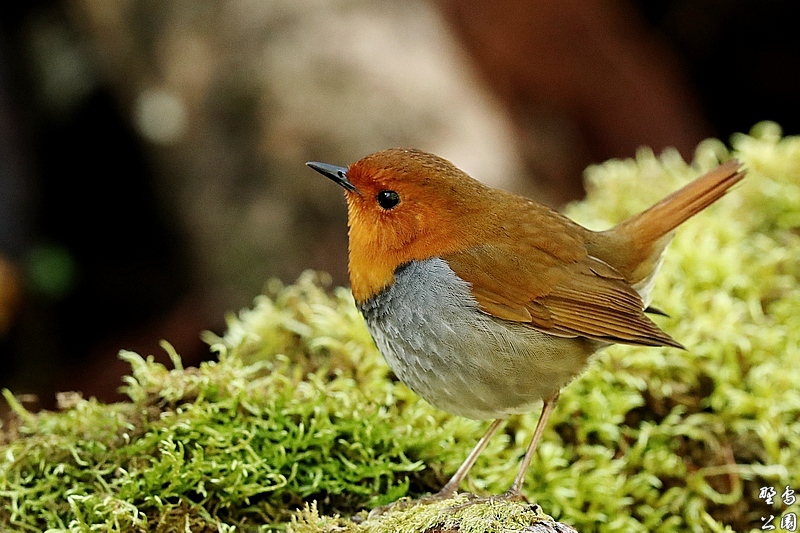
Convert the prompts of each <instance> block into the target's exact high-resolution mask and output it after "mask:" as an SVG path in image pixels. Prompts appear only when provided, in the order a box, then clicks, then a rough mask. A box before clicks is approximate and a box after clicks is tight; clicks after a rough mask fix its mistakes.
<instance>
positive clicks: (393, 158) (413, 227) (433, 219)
mask: <svg viewBox="0 0 800 533" xmlns="http://www.w3.org/2000/svg"><path fill="white" fill-rule="evenodd" d="M318 170H319V169H318ZM323 173H325V172H323ZM325 174H326V175H328V177H331V178H332V179H334V180H336V181H337V182H339V183H340V185H342V186H343V187H344V188H345V189H346V196H347V208H348V224H349V226H350V282H351V284H352V288H353V294H354V295H355V297H356V300H357V301H363V300H366V299H367V298H369V297H371V296H373V295H374V294H376V293H377V292H378V291H380V290H381V289H382V288H384V287H386V286H388V285H390V284H391V283H392V279H393V274H394V271H395V269H396V268H397V267H398V266H400V265H402V264H404V263H407V262H409V261H412V260H423V259H428V258H430V257H434V256H437V255H442V254H445V253H448V252H450V251H454V250H456V249H459V248H460V247H462V246H464V244H466V243H467V242H469V241H471V240H474V238H475V236H476V231H475V228H474V227H471V226H473V225H474V224H473V223H474V221H475V215H476V214H477V213H478V211H480V208H481V205H482V204H483V201H481V200H485V199H487V197H488V196H491V195H492V190H491V189H489V188H488V187H486V186H484V185H482V184H481V183H479V182H477V181H475V180H473V179H472V178H470V177H468V176H467V175H466V174H464V173H463V172H461V171H460V170H458V169H457V168H455V167H454V166H453V165H452V164H451V163H449V162H448V161H446V160H444V159H441V158H438V157H435V156H431V155H430V154H425V153H423V152H418V151H415V150H399V149H393V150H384V151H383V152H378V153H376V154H372V155H370V156H367V157H365V158H364V159H361V160H360V161H357V162H356V163H353V164H352V165H350V167H349V168H348V169H347V171H346V173H343V174H344V175H339V176H338V179H337V177H336V176H335V175H334V176H332V175H329V174H328V173H325Z"/></svg>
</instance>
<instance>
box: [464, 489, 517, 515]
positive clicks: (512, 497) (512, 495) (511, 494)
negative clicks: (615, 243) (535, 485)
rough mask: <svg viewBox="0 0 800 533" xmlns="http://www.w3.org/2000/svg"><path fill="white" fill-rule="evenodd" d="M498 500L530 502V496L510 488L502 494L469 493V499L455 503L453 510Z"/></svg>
mask: <svg viewBox="0 0 800 533" xmlns="http://www.w3.org/2000/svg"><path fill="white" fill-rule="evenodd" d="M496 502H526V503H530V502H528V498H526V497H525V495H524V494H522V492H520V491H518V490H513V489H509V490H507V491H505V492H504V493H502V494H494V495H492V496H476V495H474V494H469V495H468V499H467V501H465V502H462V503H459V504H457V505H454V506H453V507H452V508H451V510H453V511H457V510H459V509H463V508H464V507H467V506H470V505H476V504H487V503H488V504H492V503H496Z"/></svg>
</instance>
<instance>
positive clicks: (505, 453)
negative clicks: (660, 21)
mask: <svg viewBox="0 0 800 533" xmlns="http://www.w3.org/2000/svg"><path fill="white" fill-rule="evenodd" d="M732 145H733V149H732V150H730V151H729V150H728V149H727V148H725V146H724V145H723V144H722V143H720V142H717V141H708V142H706V143H703V144H702V145H701V146H700V147H699V148H698V150H697V155H696V160H695V162H694V163H693V164H692V165H687V164H685V163H684V162H683V161H682V160H681V159H680V158H679V157H678V156H677V155H675V154H672V153H666V154H664V155H662V156H661V157H660V158H657V157H655V156H653V155H652V154H651V153H649V152H647V151H645V150H642V151H641V152H640V153H639V154H638V155H637V157H636V159H635V160H625V161H610V162H608V163H606V164H604V165H600V166H597V167H593V168H591V169H589V170H588V172H587V177H588V185H589V195H588V198H587V200H586V201H584V202H581V203H579V204H575V205H573V206H571V207H570V209H569V210H568V212H569V215H570V216H571V217H573V218H574V219H576V220H578V221H579V222H581V223H583V224H585V225H587V226H589V227H594V228H598V229H599V228H604V227H608V226H610V225H611V224H613V223H614V222H616V221H619V220H621V219H623V218H624V217H625V216H627V215H629V214H632V213H634V212H636V211H638V210H641V209H643V208H644V207H647V206H648V205H650V204H651V203H653V202H654V201H656V200H658V199H660V198H661V197H662V196H664V195H666V194H667V193H668V192H670V191H672V190H674V189H676V188H677V187H678V186H680V185H681V184H683V183H685V182H687V181H688V180H690V179H691V178H693V177H696V176H697V175H699V174H700V173H701V172H702V171H703V170H706V169H708V168H710V167H712V166H713V165H714V164H715V163H716V161H717V159H718V158H720V159H727V158H729V157H737V158H739V159H741V160H742V161H743V162H744V163H745V165H746V166H747V169H748V177H747V179H746V180H745V181H744V182H742V183H741V184H740V185H739V186H737V187H736V188H735V190H734V191H732V192H731V193H730V194H729V195H727V196H726V197H725V198H724V199H723V200H722V201H721V202H719V203H718V204H716V205H714V206H712V207H711V208H710V209H708V210H707V211H706V212H704V213H702V214H701V215H699V216H697V217H696V218H695V219H693V220H691V221H690V222H688V223H687V224H686V225H685V226H684V227H683V228H682V229H681V230H680V232H679V233H678V236H677V238H676V239H675V241H674V243H673V244H672V246H671V248H670V250H669V253H668V255H667V259H666V261H665V264H664V267H663V270H662V274H661V276H660V278H659V282H658V284H657V286H656V293H655V303H656V305H657V306H658V307H659V308H661V309H663V310H665V311H667V312H668V313H669V315H670V318H659V319H658V321H659V323H660V325H661V326H662V327H663V328H664V329H665V330H666V331H667V332H669V333H670V334H671V335H672V336H673V337H675V338H676V339H678V340H679V341H680V342H681V343H683V344H684V345H685V346H687V347H688V350H687V351H680V350H674V349H653V348H633V347H626V346H615V347H612V348H609V349H608V350H606V351H604V352H602V353H601V354H600V355H599V356H598V357H597V360H596V361H595V362H594V363H593V364H592V365H591V366H590V368H589V370H588V371H587V372H586V373H585V374H584V375H583V376H582V377H580V378H579V379H578V380H576V381H575V382H574V383H573V384H571V385H570V386H568V387H567V388H566V389H565V390H564V391H563V393H562V396H561V400H560V403H559V405H558V407H557V408H556V411H555V413H554V414H553V417H552V419H551V424H550V426H549V428H548V429H547V431H546V433H545V436H544V440H543V443H542V445H541V446H540V448H539V452H538V454H537V456H536V458H535V459H534V461H533V465H532V467H531V470H530V472H529V475H528V479H527V484H526V487H525V492H526V494H527V495H528V497H529V499H530V500H531V502H536V503H537V504H538V505H539V506H541V508H542V509H543V510H544V511H545V512H547V513H548V514H550V515H552V516H554V517H555V518H557V519H558V520H560V521H563V522H565V523H568V524H571V525H573V526H574V527H575V528H576V529H578V530H579V531H605V532H612V531H620V532H622V531H624V532H631V531H724V530H734V531H743V530H747V529H751V528H755V529H758V528H760V526H761V524H762V522H761V517H762V516H767V515H770V514H772V515H775V516H776V517H777V518H776V522H775V524H776V525H777V524H778V521H779V520H780V517H781V516H782V515H783V514H784V513H786V512H795V513H798V514H800V503H795V504H793V505H790V506H788V507H787V505H786V504H784V503H783V502H782V501H781V498H780V494H781V493H782V491H783V490H784V488H785V487H787V486H788V487H790V488H793V489H795V490H798V491H800V313H798V310H799V309H800V138H797V137H794V138H781V136H780V131H779V129H778V128H777V126H775V125H774V124H768V123H765V124H761V125H758V126H757V127H756V128H754V130H753V132H751V134H750V135H741V136H738V137H736V138H734V139H733V141H732ZM323 278H324V276H323ZM208 341H209V344H210V345H211V349H212V350H214V351H215V352H216V353H217V354H218V355H219V357H218V360H217V361H214V362H209V363H205V364H203V365H201V366H200V367H199V368H187V369H184V368H182V366H181V363H180V358H179V356H178V355H177V354H174V353H172V356H173V362H174V368H173V369H168V368H166V367H164V366H162V365H159V364H157V363H154V362H153V361H152V360H150V359H144V358H142V357H140V356H138V355H136V354H133V353H123V354H122V357H124V358H125V359H126V360H127V361H128V362H129V363H130V364H131V367H132V373H131V376H130V377H129V378H128V380H127V384H126V386H125V391H126V393H127V394H128V396H129V398H130V400H129V401H127V402H123V403H118V404H111V405H103V404H100V403H98V402H96V401H94V400H84V399H82V398H80V397H77V396H75V395H64V396H63V397H62V406H63V409H62V410H60V411H58V412H44V413H38V414H32V413H28V412H27V411H25V409H24V408H23V407H22V406H21V405H20V404H19V402H17V401H16V399H15V398H14V397H13V396H12V395H11V393H9V392H6V394H5V396H6V399H7V401H8V402H9V403H10V404H11V405H12V407H13V409H14V413H15V416H14V417H13V418H12V419H11V420H9V421H7V422H6V424H5V426H4V427H3V428H2V433H0V531H6V530H8V531H41V530H47V529H51V530H53V531H94V530H96V531H107V530H112V531H139V530H142V531H148V530H149V531H178V530H180V531H233V530H236V531H251V530H261V529H265V530H266V529H274V528H289V529H292V530H294V531H298V532H303V533H306V532H313V531H344V530H350V531H402V530H406V531H413V530H424V529H426V528H431V527H439V528H442V527H445V526H446V527H456V526H457V527H460V528H461V531H490V530H492V529H493V528H494V527H495V526H493V525H492V524H495V525H496V524H497V523H498V522H497V517H496V515H491V513H489V514H488V515H487V514H485V513H484V514H480V512H479V511H476V513H477V514H478V515H479V516H473V517H472V518H465V519H464V520H465V521H463V522H459V523H452V521H451V522H447V520H448V518H447V515H446V514H445V515H441V514H439V515H436V513H435V512H429V513H428V514H427V515H426V514H425V513H424V512H423V513H420V511H419V510H417V511H415V512H403V511H398V514H396V515H394V516H389V517H386V516H384V517H382V518H381V519H380V520H374V519H369V520H365V521H362V522H360V523H355V522H351V521H348V520H344V519H337V518H334V515H337V514H338V515H342V516H349V515H352V514H355V513H357V512H358V511H359V510H361V509H364V508H371V507H374V506H378V505H382V504H386V503H388V502H390V501H393V500H395V499H397V498H399V497H401V496H404V495H410V496H412V497H413V496H418V495H421V494H423V493H425V492H429V491H432V490H434V489H436V488H438V487H439V486H440V485H441V483H443V481H444V480H445V479H446V477H447V475H448V474H449V473H451V472H452V471H454V469H455V468H456V467H457V465H458V463H459V462H460V461H461V459H462V458H463V457H464V456H465V455H466V453H467V452H468V450H469V448H471V446H472V445H473V444H474V442H475V441H476V439H477V438H478V437H479V436H480V434H481V432H482V430H483V427H484V425H483V424H480V423H477V422H472V421H468V420H463V419H459V418H454V417H449V416H447V415H446V414H444V413H441V412H439V411H436V410H435V409H432V408H430V407H428V406H427V405H426V404H425V403H424V402H422V401H420V400H418V399H417V398H416V397H415V396H414V395H413V394H412V393H411V392H409V391H408V390H407V389H406V388H405V387H403V386H402V385H400V384H398V383H396V382H395V381H394V380H392V379H391V376H389V375H388V371H387V368H386V366H385V364H384V363H383V362H382V360H381V359H380V356H379V354H378V353H377V352H376V350H375V348H374V346H373V344H372V341H371V340H370V338H369V335H368V333H367V332H366V329H365V328H364V325H363V323H362V321H361V318H360V316H359V315H358V313H357V311H356V310H355V308H354V306H353V304H352V299H351V297H350V295H349V292H348V291H347V290H345V289H341V288H338V289H333V290H329V289H326V288H324V283H323V282H321V281H320V277H319V276H315V275H312V274H308V275H305V276H303V277H302V278H301V279H300V280H299V281H298V283H297V284H295V285H292V286H287V287H284V286H281V285H280V284H277V283H271V284H270V285H269V288H268V290H267V291H266V294H265V295H263V296H259V297H258V298H257V299H256V300H255V303H254V306H253V307H252V309H247V310H244V311H242V312H241V313H240V314H239V315H238V316H237V317H231V318H230V319H229V324H228V331H227V333H226V334H225V335H224V336H223V337H222V338H215V337H212V336H210V335H209V336H208ZM165 348H166V349H167V350H168V351H171V349H170V348H169V346H168V345H165ZM535 422H536V416H535V415H531V416H526V417H519V418H516V419H512V420H511V421H510V423H509V426H508V430H507V431H506V432H505V433H503V434H501V435H499V436H498V437H496V438H495V440H494V441H493V442H492V443H491V444H490V446H489V448H488V449H487V451H486V452H485V453H484V454H483V455H482V457H481V458H480V460H479V461H478V463H477V464H476V466H475V468H474V469H473V471H472V475H471V477H470V479H469V482H468V483H467V486H465V487H464V488H465V489H468V490H471V491H473V492H476V493H499V492H501V491H503V490H505V489H506V488H507V487H508V485H509V484H510V482H511V480H512V479H513V477H514V474H515V473H516V468H517V465H518V461H519V459H520V456H521V454H522V452H523V450H524V445H525V443H526V442H527V440H528V439H529V438H530V435H531V433H532V431H533V427H534V425H535ZM761 487H774V488H775V489H776V490H777V493H778V496H777V497H776V498H775V503H774V505H772V506H769V505H767V504H766V503H765V502H764V501H763V500H761V499H759V489H760V488H761ZM799 494H800V493H799ZM308 502H316V503H315V505H314V507H313V508H306V509H305V510H303V509H304V506H305V504H306V503H308ZM432 509H433V508H432ZM525 509H528V510H529V509H530V508H529V506H521V507H517V508H513V509H510V510H506V511H508V512H509V513H511V514H504V515H503V516H504V517H506V518H507V519H508V520H509V521H510V520H511V518H508V517H509V516H517V517H519V516H523V517H526V516H527V518H525V520H535V519H537V518H536V517H533V518H531V516H528V515H526V514H525V513H526V512H527V511H526V510H525ZM504 512H505V511H504ZM433 515H436V516H433ZM490 515H491V516H490ZM362 516H363V515H362ZM425 516H428V518H424V517H425ZM430 516H433V518H431V517H430ZM492 516H494V518H492ZM506 518H504V519H506ZM437 520H438V521H437ZM492 520H494V522H493V521H492ZM504 523H507V522H504ZM514 524H517V525H516V526H515V527H523V526H522V525H521V522H514Z"/></svg>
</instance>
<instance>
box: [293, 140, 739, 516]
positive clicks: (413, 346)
mask: <svg viewBox="0 0 800 533" xmlns="http://www.w3.org/2000/svg"><path fill="white" fill-rule="evenodd" d="M306 164H307V165H308V166H309V167H310V168H312V169H313V170H315V171H317V172H319V173H320V174H322V175H323V176H325V177H327V178H329V179H331V180H333V181H334V182H335V183H337V184H338V185H340V186H341V187H342V188H344V193H345V197H346V202H347V214H348V239H349V258H348V270H349V276H350V285H351V289H352V292H353V297H354V299H355V303H356V305H357V307H358V309H359V310H360V312H361V314H362V315H363V317H364V320H365V322H366V325H367V328H368V330H369V332H370V334H371V336H372V338H373V340H374V341H375V344H376V346H377V348H378V350H379V351H380V352H381V354H382V355H383V357H384V359H385V360H386V362H387V363H388V365H389V367H390V368H391V370H392V371H393V372H394V374H395V375H396V376H397V378H398V379H399V380H400V381H401V382H402V383H404V384H405V385H407V386H408V387H409V388H410V389H411V390H412V391H414V392H415V393H416V394H417V395H419V396H420V397H422V398H423V399H424V400H426V401H427V402H428V403H429V404H431V405H432V406H434V407H436V408H438V409H442V410H444V411H447V412H449V413H451V414H454V415H459V416H463V417H467V418H471V419H477V420H492V421H493V422H492V423H491V424H490V425H489V428H488V429H487V430H486V433H485V434H484V435H483V437H481V439H480V440H479V441H478V443H477V444H476V445H475V447H474V448H473V449H472V451H471V452H470V453H469V454H468V455H467V457H466V459H465V460H464V462H463V464H462V465H461V466H460V467H459V468H458V470H456V472H455V473H454V474H453V476H452V477H451V478H450V480H449V481H448V482H447V483H446V484H445V485H444V486H443V487H442V488H441V490H440V491H439V492H438V493H436V494H434V495H432V496H431V498H433V499H444V498H449V497H451V496H453V495H455V494H456V493H457V491H458V489H459V487H460V485H461V483H462V481H463V480H464V479H465V477H466V476H467V473H468V472H469V470H470V468H471V467H472V466H473V465H474V463H475V461H476V460H477V458H478V456H479V455H480V454H481V452H482V451H483V450H484V448H485V447H486V445H487V444H488V442H489V440H490V439H491V438H492V436H493V435H494V434H495V433H496V432H497V431H498V429H499V428H500V427H501V425H502V423H503V422H504V421H505V420H506V419H507V418H508V417H510V416H512V415H521V414H526V413H530V412H532V411H534V410H535V409H536V408H537V407H538V405H539V402H541V406H542V407H541V414H540V415H539V419H538V422H537V424H536V428H535V430H534V433H533V436H532V438H531V441H530V444H529V445H528V447H527V449H526V451H525V454H524V456H523V458H522V461H521V464H520V467H519V470H518V473H517V475H516V477H515V479H514V481H513V483H512V484H511V486H510V488H509V489H508V491H506V492H505V493H504V494H503V495H502V496H503V497H506V498H509V499H511V500H524V499H525V497H524V495H523V494H522V488H523V483H524V481H525V474H526V472H527V470H528V467H529V466H530V463H531V461H532V459H533V456H534V454H535V451H536V448H537V446H538V444H539V442H540V440H541V438H542V434H543V432H544V429H545V427H546V424H547V420H548V418H549V417H550V415H551V413H552V412H553V409H554V407H555V405H556V402H557V400H558V396H559V393H560V391H561V390H562V388H563V387H565V386H566V385H568V384H569V383H570V382H571V381H572V380H573V379H574V378H575V377H576V376H578V375H579V374H580V373H581V372H582V371H583V370H584V369H585V368H586V366H587V364H588V362H589V361H590V358H591V356H592V355H593V354H594V353H596V352H597V351H598V350H600V349H602V348H604V347H607V346H609V345H611V344H615V343H621V344H630V345H638V346H656V347H657V346H664V347H671V348H679V349H683V346H682V345H681V344H680V343H679V342H677V341H676V340H674V339H673V338H672V337H671V336H670V335H668V334H667V333H665V332H664V331H662V330H661V328H659V326H657V325H656V324H655V323H654V322H653V321H652V320H651V319H650V318H649V317H648V313H647V312H648V311H650V310H651V309H654V308H651V307H650V304H651V294H652V290H653V286H654V282H655V278H656V276H657V274H658V271H659V268H660V267H661V264H662V261H663V257H664V252H665V250H666V248H667V245H668V244H669V242H670V240H671V239H672V237H673V234H674V233H675V229H676V228H677V227H678V226H679V225H681V224H682V223H683V222H685V221H686V220H687V219H689V218H690V217H692V216H693V215H695V214H697V213H698V212H700V211H702V210H703V209H705V208H706V207H708V206H709V205H711V204H712V203H714V202H715V201H717V200H718V199H720V198H721V197H722V196H723V195H724V194H725V193H726V191H728V189H729V188H730V187H732V186H733V185H734V184H736V183H737V182H739V181H740V180H741V179H743V178H744V176H745V171H744V170H743V169H742V165H741V164H740V163H739V162H738V161H736V160H730V161H727V162H725V163H722V164H720V165H719V166H717V167H716V168H714V169H713V170H711V171H709V172H707V173H706V174H704V175H703V176H701V177H699V178H697V179H696V180H694V181H692V182H690V183H689V184H687V185H686V186H684V187H683V188H681V189H679V190H677V191H676V192H673V193H672V194H670V195H669V196H667V197H665V198H664V199H663V200H661V201H660V202H658V203H656V204H655V205H653V206H652V207H650V208H649V209H647V210H645V211H643V212H641V213H639V214H637V215H634V216H632V217H631V218H628V219H627V220H625V221H623V222H622V223H620V224H618V225H616V226H614V227H612V228H610V229H607V230H605V231H592V230H589V229H587V228H584V227H583V226H581V225H579V224H577V223H576V222H573V221H572V220H570V219H569V218H567V217H566V216H564V215H562V214H561V213H559V212H557V211H556V210H554V209H551V208H549V207H547V206H545V205H543V204H541V203H538V202H535V201H534V200H531V199H528V198H525V197H522V196H518V195H516V194H513V193H510V192H507V191H504V190H500V189H495V188H492V187H489V186H487V185H485V184H483V183H481V182H480V181H478V180H475V179H473V178H472V177H470V176H468V175H467V174H466V173H465V172H463V171H461V170H460V169H458V168H457V167H456V166H455V165H454V164H453V163H451V162H450V161H448V160H446V159H444V158H441V157H438V156H436V155H434V154H431V153H427V152H424V151H421V150H417V149H401V148H392V149H387V150H382V151H379V152H376V153H373V154H371V155H368V156H366V157H364V158H362V159H360V160H358V161H356V162H355V163H352V164H351V165H349V166H348V167H342V166H336V165H331V164H327V163H320V162H308V163H306Z"/></svg>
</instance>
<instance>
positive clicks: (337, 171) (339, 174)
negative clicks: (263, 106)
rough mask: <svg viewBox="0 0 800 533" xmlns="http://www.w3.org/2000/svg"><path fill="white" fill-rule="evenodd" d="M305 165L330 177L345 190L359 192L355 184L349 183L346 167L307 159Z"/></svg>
mask: <svg viewBox="0 0 800 533" xmlns="http://www.w3.org/2000/svg"><path fill="white" fill-rule="evenodd" d="M306 165H308V166H310V167H311V168H313V169H314V170H316V171H317V172H319V173H320V174H322V175H323V176H325V177H326V178H330V179H332V180H333V181H335V182H336V183H338V184H339V185H341V186H342V187H344V188H345V189H346V190H348V191H350V192H355V193H358V194H361V193H360V192H359V191H358V189H356V186H355V185H353V184H352V183H350V180H349V179H347V168H346V167H337V166H336V165H329V164H327V163H317V162H315V161H309V162H308V163H306Z"/></svg>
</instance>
